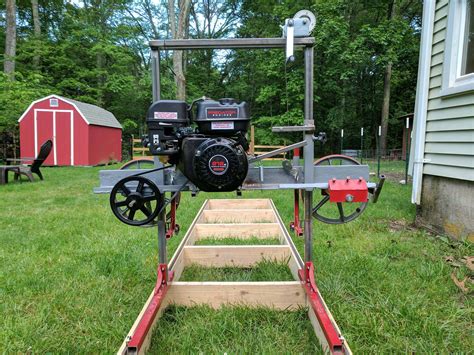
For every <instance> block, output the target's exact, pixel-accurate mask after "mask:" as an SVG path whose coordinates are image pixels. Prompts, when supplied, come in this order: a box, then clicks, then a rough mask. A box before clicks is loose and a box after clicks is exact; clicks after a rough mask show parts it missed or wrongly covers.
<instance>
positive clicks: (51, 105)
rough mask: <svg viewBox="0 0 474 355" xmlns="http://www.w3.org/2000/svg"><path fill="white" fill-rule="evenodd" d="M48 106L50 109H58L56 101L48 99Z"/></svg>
mask: <svg viewBox="0 0 474 355" xmlns="http://www.w3.org/2000/svg"><path fill="white" fill-rule="evenodd" d="M49 106H50V107H58V106H59V102H58V99H49Z"/></svg>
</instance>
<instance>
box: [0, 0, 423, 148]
mask: <svg viewBox="0 0 474 355" xmlns="http://www.w3.org/2000/svg"><path fill="white" fill-rule="evenodd" d="M392 1H393V3H394V5H395V9H396V11H395V12H396V15H395V17H394V19H392V20H390V21H389V20H388V19H387V12H388V9H389V5H390V4H391V2H392ZM1 3H2V4H3V5H4V2H1ZM212 4H213V5H215V6H214V7H212V10H213V12H212V13H211V12H208V11H207V10H206V6H207V5H206V3H205V2H201V1H196V2H194V12H195V14H196V18H200V19H201V21H198V22H196V20H195V18H194V17H193V16H191V19H190V23H191V25H190V29H189V36H190V37H192V38H202V37H206V38H222V37H226V36H236V37H280V36H281V28H280V27H279V25H280V24H282V23H283V21H284V19H285V18H288V17H291V16H293V15H294V13H296V12H297V11H298V10H300V9H302V8H308V9H310V10H312V11H314V12H315V13H316V14H317V25H316V28H315V30H314V32H313V35H314V36H315V38H316V45H315V82H314V84H315V90H314V102H315V105H314V108H315V109H314V118H315V120H316V125H317V129H318V130H319V131H326V132H327V133H328V137H329V142H328V144H327V145H326V148H325V149H326V150H327V151H336V150H338V147H339V130H340V129H341V128H344V130H345V144H346V146H347V147H354V148H357V147H358V145H359V133H358V132H359V130H360V127H365V131H366V132H367V134H371V135H373V132H375V131H376V127H377V126H378V125H379V122H380V111H381V106H382V94H383V75H384V70H385V66H386V65H387V63H389V62H391V63H393V75H392V93H391V94H392V95H391V106H390V107H391V109H390V118H391V119H390V127H389V130H390V132H389V137H390V139H391V141H390V142H389V146H392V147H398V146H399V145H400V134H401V126H402V124H401V122H399V121H397V120H396V119H395V118H396V117H398V116H400V115H402V114H405V113H408V112H412V111H413V106H414V97H415V85H416V72H417V60H418V47H419V30H420V26H421V4H420V3H419V2H413V1H409V0H381V1H377V2H373V1H372V2H370V1H369V2H368V1H364V0H355V1H352V0H351V1H350V0H334V1H328V0H316V1H313V2H311V6H309V3H308V2H307V1H303V0H296V1H294V0H291V1H290V0H283V1H278V2H274V1H253V0H213V1H212ZM3 5H2V6H3ZM17 5H18V28H17V30H18V43H17V58H16V69H17V83H7V82H5V78H3V77H2V79H1V80H2V83H1V85H2V90H1V91H0V102H1V103H2V104H3V105H2V107H1V108H0V113H1V116H0V124H1V127H2V128H1V129H3V130H11V129H14V128H15V124H16V123H15V122H16V119H17V118H18V117H19V115H20V114H21V113H22V110H23V109H24V108H26V107H27V105H28V103H30V102H31V101H32V100H34V99H38V98H40V97H41V96H43V95H44V94H45V93H55V94H60V95H63V96H66V97H71V98H74V99H78V100H82V101H85V102H89V103H93V104H98V105H100V106H102V107H104V108H106V109H108V110H110V111H112V112H113V113H114V114H115V116H116V117H117V118H118V119H119V120H120V121H121V122H124V121H125V120H126V119H130V120H133V121H134V122H136V124H137V128H136V129H137V132H135V133H138V130H139V129H140V128H143V125H144V116H145V113H146V110H147V107H148V106H149V104H150V103H151V100H152V98H151V78H150V76H151V73H150V60H149V50H148V46H147V44H146V42H147V40H149V39H151V38H153V37H155V36H158V37H161V38H166V37H167V36H168V33H169V30H168V26H167V10H166V5H167V4H166V2H158V3H151V2H142V1H136V0H108V1H95V0H87V1H84V2H81V3H78V2H63V1H60V0H54V1H45V0H40V1H39V5H40V6H39V12H40V22H41V29H42V35H41V36H40V37H39V38H36V37H35V36H34V34H33V24H32V22H33V20H32V11H31V3H30V2H29V1H17ZM308 6H309V7H308ZM148 13H149V14H151V17H152V18H153V19H155V21H154V22H153V23H151V22H150V20H149V15H148ZM208 20H210V21H211V22H210V23H211V24H212V25H211V26H207V25H206V23H207V22H206V21H208ZM2 21H3V22H2ZM0 23H1V24H3V23H4V19H2V18H0ZM206 26H207V27H206ZM3 41H4V26H0V44H1V47H0V58H1V55H2V51H3V49H4V43H3ZM35 56H39V57H40V63H39V65H38V66H36V65H34V60H33V59H34V58H35ZM161 59H162V60H161V74H162V80H161V85H162V97H163V98H166V99H173V98H174V97H175V85H174V73H173V71H172V70H171V67H172V60H171V53H169V52H166V51H164V52H162V58H161ZM186 71H187V73H186V76H187V77H186V79H187V80H186V83H187V97H188V100H189V101H191V100H193V99H196V98H198V97H202V96H203V95H206V96H208V97H212V98H219V97H235V98H237V99H239V100H245V101H247V102H249V104H250V107H251V114H252V119H253V123H254V124H255V125H256V126H257V130H256V137H257V143H258V144H281V143H284V142H289V141H291V140H294V139H297V138H298V135H294V136H291V135H285V136H282V135H273V134H271V132H270V127H271V126H275V125H282V124H284V125H294V124H300V123H301V122H302V119H303V114H302V108H303V100H304V97H303V93H304V79H303V57H302V54H301V52H297V55H296V62H295V63H293V64H291V65H288V66H287V67H286V66H285V63H284V54H283V52H282V51H281V50H265V51H262V50H235V51H214V52H213V51H206V50H202V51H189V52H187V53H186ZM368 142H370V140H368Z"/></svg>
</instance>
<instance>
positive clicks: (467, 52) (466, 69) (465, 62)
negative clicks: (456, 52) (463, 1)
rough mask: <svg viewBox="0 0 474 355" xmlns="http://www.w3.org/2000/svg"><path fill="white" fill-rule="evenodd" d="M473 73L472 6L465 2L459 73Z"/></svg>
mask: <svg viewBox="0 0 474 355" xmlns="http://www.w3.org/2000/svg"><path fill="white" fill-rule="evenodd" d="M471 73H474V6H473V5H472V3H471V1H468V2H467V10H466V27H465V30H464V46H463V51H462V66H461V75H466V74H471Z"/></svg>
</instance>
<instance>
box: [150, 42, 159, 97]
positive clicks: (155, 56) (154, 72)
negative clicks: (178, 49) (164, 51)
mask: <svg viewBox="0 0 474 355" xmlns="http://www.w3.org/2000/svg"><path fill="white" fill-rule="evenodd" d="M151 84H152V90H153V102H155V101H157V100H159V99H160V97H161V87H160V51H159V50H158V49H152V50H151Z"/></svg>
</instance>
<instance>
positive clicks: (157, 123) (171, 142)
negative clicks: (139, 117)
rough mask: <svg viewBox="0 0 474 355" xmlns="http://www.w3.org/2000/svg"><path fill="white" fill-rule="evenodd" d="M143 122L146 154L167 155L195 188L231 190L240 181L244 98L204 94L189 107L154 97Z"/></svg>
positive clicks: (244, 161) (244, 168) (245, 166)
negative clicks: (216, 96)
mask: <svg viewBox="0 0 474 355" xmlns="http://www.w3.org/2000/svg"><path fill="white" fill-rule="evenodd" d="M194 106H195V109H194ZM194 111H195V112H194ZM146 122H147V126H148V137H147V138H146V139H145V145H147V146H148V147H149V148H150V152H151V153H152V154H153V155H158V156H167V157H168V162H169V163H170V164H173V165H176V166H177V167H178V169H179V170H180V171H181V172H182V173H183V175H185V176H186V177H187V178H188V179H189V181H190V182H192V183H193V184H194V185H196V186H197V187H198V188H199V189H200V190H202V191H208V192H215V191H234V190H237V189H238V188H239V187H240V186H241V185H242V183H243V181H244V179H245V177H246V176H247V172H248V161H247V155H246V153H245V151H246V150H247V149H248V142H247V139H246V138H245V135H246V133H247V131H248V128H249V123H250V116H249V110H248V105H247V103H246V102H241V103H238V102H237V101H236V100H234V99H231V98H224V99H220V100H218V101H215V100H211V99H207V98H203V99H199V100H197V101H195V102H193V104H191V105H189V106H188V105H187V103H186V102H184V101H178V100H159V101H156V102H155V103H153V104H152V105H151V106H150V108H149V109H148V113H147V119H146Z"/></svg>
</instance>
